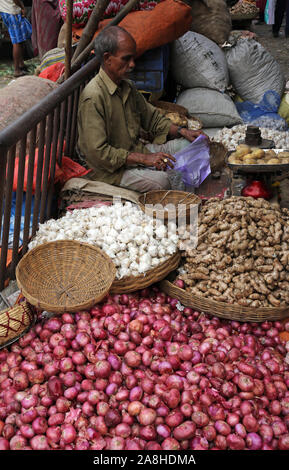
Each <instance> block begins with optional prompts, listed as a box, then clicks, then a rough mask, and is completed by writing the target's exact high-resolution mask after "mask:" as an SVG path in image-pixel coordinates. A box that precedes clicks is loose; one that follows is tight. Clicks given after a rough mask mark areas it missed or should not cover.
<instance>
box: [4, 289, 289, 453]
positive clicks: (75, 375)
mask: <svg viewBox="0 0 289 470" xmlns="http://www.w3.org/2000/svg"><path fill="white" fill-rule="evenodd" d="M178 306H179V305H178V302H177V301H176V300H175V299H171V298H169V297H167V296H166V295H165V294H163V293H161V292H159V291H158V290H157V289H156V288H153V289H151V290H148V289H145V290H143V291H141V292H138V293H135V294H132V295H116V296H109V297H107V298H106V300H105V302H104V303H102V304H99V305H97V306H95V307H94V308H92V309H91V310H90V311H89V312H88V311H85V312H78V313H76V314H69V313H64V314H63V315H62V316H59V317H53V318H50V319H48V320H46V321H43V322H39V323H38V324H37V325H36V326H35V327H34V328H33V329H31V330H30V331H29V332H28V333H27V334H26V335H25V336H24V337H22V338H21V339H20V340H19V341H18V342H17V343H14V344H13V345H12V346H11V347H10V348H9V349H3V350H1V351H0V450H8V449H11V450H16V449H24V450H25V449H33V450H47V449H65V450H70V449H76V450H87V449H94V450H102V449H107V450H123V449H127V450H143V449H145V450H182V449H184V450H187V449H188V450H191V449H192V450H207V449H211V450H225V449H232V450H242V449H250V450H259V449H260V450H275V449H278V450H288V449H289V391H288V385H289V366H288V364H287V363H286V360H285V357H286V354H287V349H288V347H287V349H286V344H285V343H282V341H281V339H280V335H279V333H280V332H281V331H283V330H284V329H286V330H289V322H288V323H286V324H285V325H282V323H280V322H269V321H266V322H264V323H262V324H260V323H239V322H236V321H223V320H220V319H219V318H216V317H212V316H209V315H205V314H200V313H199V312H196V311H193V310H192V309H190V308H184V309H182V310H179V309H178ZM287 344H289V343H287Z"/></svg>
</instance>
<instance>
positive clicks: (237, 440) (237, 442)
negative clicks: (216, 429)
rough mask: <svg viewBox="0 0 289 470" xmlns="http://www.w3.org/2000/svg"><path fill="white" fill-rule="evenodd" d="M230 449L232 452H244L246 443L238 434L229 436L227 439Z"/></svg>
mask: <svg viewBox="0 0 289 470" xmlns="http://www.w3.org/2000/svg"><path fill="white" fill-rule="evenodd" d="M226 440H227V444H228V447H229V449H231V450H244V449H245V445H246V443H245V441H244V439H243V438H242V437H241V436H238V435H237V434H229V435H228V436H227V438H226Z"/></svg>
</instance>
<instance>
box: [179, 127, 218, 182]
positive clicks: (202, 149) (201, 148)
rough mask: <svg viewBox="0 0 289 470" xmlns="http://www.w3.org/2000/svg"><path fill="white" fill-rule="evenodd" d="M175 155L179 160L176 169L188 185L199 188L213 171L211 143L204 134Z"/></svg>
mask: <svg viewBox="0 0 289 470" xmlns="http://www.w3.org/2000/svg"><path fill="white" fill-rule="evenodd" d="M174 157H175V158H176V160H177V161H176V163H175V164H174V170H176V171H179V172H180V173H181V174H182V180H183V182H184V183H185V185H187V186H192V187H194V188H198V187H199V186H200V184H201V183H202V182H203V181H204V180H205V179H206V178H207V176H209V174H210V173H211V167H210V149H209V143H208V140H207V138H206V137H205V136H204V135H200V136H199V137H198V138H197V139H196V140H194V142H192V143H190V144H189V145H188V146H187V147H185V148H184V149H182V150H180V151H179V152H177V153H175V154H174Z"/></svg>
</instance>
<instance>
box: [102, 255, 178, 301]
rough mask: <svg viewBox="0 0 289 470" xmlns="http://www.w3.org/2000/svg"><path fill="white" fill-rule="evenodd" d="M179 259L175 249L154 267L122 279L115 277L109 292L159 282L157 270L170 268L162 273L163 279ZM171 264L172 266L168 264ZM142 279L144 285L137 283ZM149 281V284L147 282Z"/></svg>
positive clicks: (172, 269) (176, 264)
mask: <svg viewBox="0 0 289 470" xmlns="http://www.w3.org/2000/svg"><path fill="white" fill-rule="evenodd" d="M180 260H181V253H180V251H179V250H177V251H176V252H175V253H174V254H173V255H171V256H170V257H169V258H168V259H166V260H165V261H164V262H163V263H160V264H158V265H157V266H155V267H154V268H152V269H150V270H149V271H146V272H145V273H143V274H140V275H139V276H128V277H124V278H123V279H116V280H115V281H114V282H113V283H112V285H111V289H110V290H111V292H113V293H116V294H117V292H116V290H118V289H124V288H126V286H127V289H132V288H133V289H134V290H138V289H141V288H145V287H148V286H149V285H152V284H154V283H156V282H160V281H161V278H160V274H159V272H160V271H162V270H163V269H164V268H166V267H167V268H170V270H166V271H165V273H164V274H163V275H162V279H164V278H165V277H166V276H167V275H168V274H169V273H170V272H171V271H174V270H175V269H176V267H177V266H178V265H179V263H180ZM170 265H173V266H170ZM143 281H144V286H143V287H142V286H140V285H139V283H141V282H143ZM148 282H149V284H148ZM133 284H136V288H134V287H133ZM128 292H133V291H132V290H128Z"/></svg>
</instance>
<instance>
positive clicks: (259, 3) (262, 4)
mask: <svg viewBox="0 0 289 470" xmlns="http://www.w3.org/2000/svg"><path fill="white" fill-rule="evenodd" d="M266 3H267V0H256V7H257V8H260V12H261V13H262V12H263V11H265V8H266Z"/></svg>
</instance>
